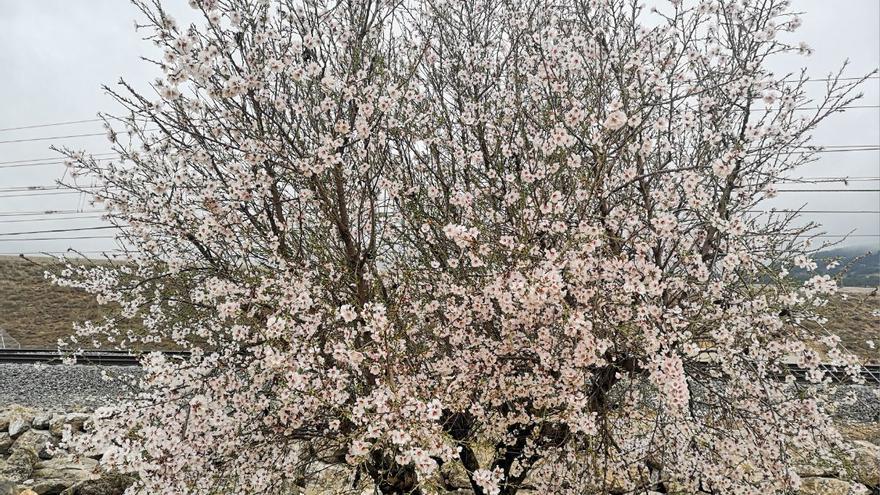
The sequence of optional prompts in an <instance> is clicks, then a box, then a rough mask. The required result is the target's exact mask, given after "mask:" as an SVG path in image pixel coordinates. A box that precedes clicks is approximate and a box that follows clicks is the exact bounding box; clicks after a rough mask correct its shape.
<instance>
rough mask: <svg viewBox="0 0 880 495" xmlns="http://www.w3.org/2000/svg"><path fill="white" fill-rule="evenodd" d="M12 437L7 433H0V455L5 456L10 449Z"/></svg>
mask: <svg viewBox="0 0 880 495" xmlns="http://www.w3.org/2000/svg"><path fill="white" fill-rule="evenodd" d="M13 441H14V440H12V437H10V436H9V433H6V432H5V431H0V454H5V453H7V452H9V447H12V442H13Z"/></svg>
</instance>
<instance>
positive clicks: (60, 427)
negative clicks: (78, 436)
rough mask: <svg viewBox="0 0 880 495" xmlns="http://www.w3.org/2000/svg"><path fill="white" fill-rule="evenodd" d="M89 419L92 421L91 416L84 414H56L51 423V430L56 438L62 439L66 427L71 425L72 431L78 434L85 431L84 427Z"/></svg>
mask: <svg viewBox="0 0 880 495" xmlns="http://www.w3.org/2000/svg"><path fill="white" fill-rule="evenodd" d="M89 419H91V416H90V415H88V414H83V413H70V414H56V415H53V416H52V419H51V420H50V421H49V430H50V431H51V432H52V434H53V435H55V436H56V437H61V435H62V434H63V433H64V428H65V426H67V425H70V431H71V432H72V433H77V432H80V431H83V425H85V424H86V421H88V420H89Z"/></svg>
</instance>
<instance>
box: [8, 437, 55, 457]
mask: <svg viewBox="0 0 880 495" xmlns="http://www.w3.org/2000/svg"><path fill="white" fill-rule="evenodd" d="M56 444H57V441H56V440H55V439H53V438H52V435H50V434H49V432H47V431H39V430H28V431H26V432H24V433H22V434H21V436H19V437H18V438H17V439H16V440H15V443H13V444H12V448H11V450H12V451H15V450H18V449H29V450H32V451H33V452H34V453H35V454H37V457H39V458H40V459H51V458H52V453H51V449H52V448H53V447H55V445H56Z"/></svg>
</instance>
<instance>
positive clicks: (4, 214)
mask: <svg viewBox="0 0 880 495" xmlns="http://www.w3.org/2000/svg"><path fill="white" fill-rule="evenodd" d="M82 213H107V212H106V211H104V210H37V211H6V212H0V217H24V216H38V215H73V214H76V215H79V214H82Z"/></svg>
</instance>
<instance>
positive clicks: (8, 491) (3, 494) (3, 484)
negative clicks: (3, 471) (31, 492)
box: [0, 477, 18, 495]
mask: <svg viewBox="0 0 880 495" xmlns="http://www.w3.org/2000/svg"><path fill="white" fill-rule="evenodd" d="M17 490H18V485H16V484H15V482H14V481H11V480H8V479H6V478H2V477H0V495H16V491H17Z"/></svg>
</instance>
